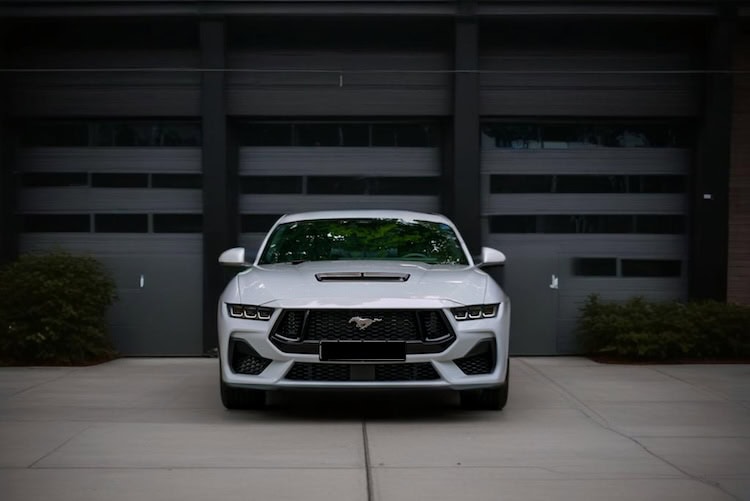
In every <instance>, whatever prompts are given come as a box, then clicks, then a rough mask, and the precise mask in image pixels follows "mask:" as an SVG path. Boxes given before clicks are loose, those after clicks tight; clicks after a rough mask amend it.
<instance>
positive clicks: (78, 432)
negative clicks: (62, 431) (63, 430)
mask: <svg viewBox="0 0 750 501" xmlns="http://www.w3.org/2000/svg"><path fill="white" fill-rule="evenodd" d="M91 428H92V426H86V427H85V428H82V429H80V430H78V431H77V432H76V433H74V434H73V435H72V436H70V437H69V438H68V439H67V440H65V441H64V442H63V443H61V444H60V445H58V446H57V447H55V448H54V449H52V450H51V451H49V452H48V453H47V454H44V455H42V457H40V458H39V459H37V460H36V461H34V462H33V463H31V464H30V465H29V466H28V469H32V468H35V467H36V465H37V464H39V462H40V461H44V460H45V459H47V458H48V457H50V456H51V455H52V454H54V453H55V452H57V451H59V450H60V449H62V448H63V447H65V446H66V445H68V444H69V443H70V442H71V441H72V440H73V439H75V438H78V437H79V436H80V435H81V434H82V433H83V432H85V431H88V430H90V429H91Z"/></svg>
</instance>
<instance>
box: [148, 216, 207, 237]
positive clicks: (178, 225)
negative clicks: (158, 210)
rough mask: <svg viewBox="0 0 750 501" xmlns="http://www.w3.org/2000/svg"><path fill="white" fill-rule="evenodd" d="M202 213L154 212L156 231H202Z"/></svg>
mask: <svg viewBox="0 0 750 501" xmlns="http://www.w3.org/2000/svg"><path fill="white" fill-rule="evenodd" d="M202 231H203V216H202V215H201V214H154V233H200V232H202Z"/></svg>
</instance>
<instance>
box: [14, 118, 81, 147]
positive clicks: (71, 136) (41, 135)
mask: <svg viewBox="0 0 750 501" xmlns="http://www.w3.org/2000/svg"><path fill="white" fill-rule="evenodd" d="M88 144H89V130H88V124H87V123H85V122H65V121H53V122H31V123H27V124H25V125H23V126H22V127H21V145H22V146H28V147H56V146H58V147H60V146H73V147H75V146H88Z"/></svg>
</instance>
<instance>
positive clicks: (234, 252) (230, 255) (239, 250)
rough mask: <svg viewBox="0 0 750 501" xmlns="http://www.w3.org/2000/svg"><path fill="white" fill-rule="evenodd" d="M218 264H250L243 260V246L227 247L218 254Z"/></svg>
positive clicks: (244, 265) (245, 265)
mask: <svg viewBox="0 0 750 501" xmlns="http://www.w3.org/2000/svg"><path fill="white" fill-rule="evenodd" d="M219 264H223V265H224V266H240V267H247V266H250V264H249V263H247V262H245V248H244V247H233V248H232V249H227V250H225V251H224V252H222V253H221V256H219Z"/></svg>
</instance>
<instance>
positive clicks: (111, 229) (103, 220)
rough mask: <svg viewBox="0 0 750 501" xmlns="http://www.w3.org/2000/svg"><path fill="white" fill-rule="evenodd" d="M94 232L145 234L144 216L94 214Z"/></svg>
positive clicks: (145, 216) (146, 230)
mask: <svg viewBox="0 0 750 501" xmlns="http://www.w3.org/2000/svg"><path fill="white" fill-rule="evenodd" d="M94 231H96V232H97V233H146V232H148V216H147V215H146V214H96V215H95V216H94Z"/></svg>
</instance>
